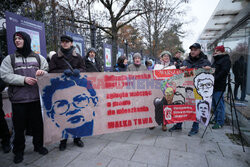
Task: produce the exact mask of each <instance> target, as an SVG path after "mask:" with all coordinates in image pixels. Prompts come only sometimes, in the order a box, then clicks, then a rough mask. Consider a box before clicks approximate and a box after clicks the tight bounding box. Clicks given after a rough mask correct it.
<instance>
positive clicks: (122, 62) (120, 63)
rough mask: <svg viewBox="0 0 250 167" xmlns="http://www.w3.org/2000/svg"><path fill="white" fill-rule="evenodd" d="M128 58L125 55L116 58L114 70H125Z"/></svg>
mask: <svg viewBox="0 0 250 167" xmlns="http://www.w3.org/2000/svg"><path fill="white" fill-rule="evenodd" d="M127 66H128V59H127V57H126V56H120V57H119V58H118V60H117V64H116V65H115V66H114V71H115V72H123V71H126V70H127Z"/></svg>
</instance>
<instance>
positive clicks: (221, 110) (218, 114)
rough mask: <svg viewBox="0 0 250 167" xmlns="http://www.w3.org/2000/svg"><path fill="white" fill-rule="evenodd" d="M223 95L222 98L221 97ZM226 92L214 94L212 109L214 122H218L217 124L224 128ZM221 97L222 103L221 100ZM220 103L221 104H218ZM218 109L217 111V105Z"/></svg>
mask: <svg viewBox="0 0 250 167" xmlns="http://www.w3.org/2000/svg"><path fill="white" fill-rule="evenodd" d="M221 94H222V97H221ZM223 94H224V92H222V91H215V92H214V94H213V101H212V108H213V111H214V120H215V121H216V123H217V124H219V125H221V126H223V125H224V120H225V106H224V98H223ZM220 97H221V99H220V101H219V98H220ZM218 101H219V103H218ZM217 103H218V105H217V108H216V110H215V106H216V104H217Z"/></svg>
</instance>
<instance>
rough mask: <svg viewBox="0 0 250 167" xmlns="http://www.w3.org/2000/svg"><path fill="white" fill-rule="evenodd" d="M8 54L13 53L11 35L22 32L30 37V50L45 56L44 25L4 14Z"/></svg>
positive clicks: (18, 16)
mask: <svg viewBox="0 0 250 167" xmlns="http://www.w3.org/2000/svg"><path fill="white" fill-rule="evenodd" d="M5 15H6V31H7V45H8V54H12V53H14V52H15V50H16V47H15V45H14V42H13V35H14V33H15V32H17V31H23V32H26V33H27V34H29V35H30V38H31V49H32V50H33V51H34V52H35V53H37V54H40V55H42V56H44V57H46V56H47V51H46V40H45V29H44V24H43V23H41V22H38V21H34V20H30V19H28V18H26V17H22V16H20V15H17V14H14V13H11V12H5Z"/></svg>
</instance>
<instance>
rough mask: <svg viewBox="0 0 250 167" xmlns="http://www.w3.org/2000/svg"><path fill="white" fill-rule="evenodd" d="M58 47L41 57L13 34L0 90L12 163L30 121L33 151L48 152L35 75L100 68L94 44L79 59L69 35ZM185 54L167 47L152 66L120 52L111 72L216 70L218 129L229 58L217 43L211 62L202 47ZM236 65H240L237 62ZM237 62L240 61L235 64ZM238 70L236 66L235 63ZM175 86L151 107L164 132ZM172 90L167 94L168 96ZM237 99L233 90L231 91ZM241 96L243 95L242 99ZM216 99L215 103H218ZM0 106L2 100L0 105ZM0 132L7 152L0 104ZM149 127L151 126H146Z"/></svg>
mask: <svg viewBox="0 0 250 167" xmlns="http://www.w3.org/2000/svg"><path fill="white" fill-rule="evenodd" d="M60 39H61V41H60V47H59V48H58V51H57V52H50V53H49V56H48V58H47V61H46V59H45V58H44V57H43V56H40V55H38V54H36V53H34V52H33V51H32V50H31V45H30V44H31V38H30V36H29V35H28V34H27V33H25V32H21V31H20V32H16V33H15V34H14V35H13V42H14V44H15V46H16V51H15V53H14V54H12V55H8V56H6V57H5V58H4V59H3V61H2V63H1V67H0V76H1V80H0V84H1V91H2V90H3V89H4V88H5V86H6V85H8V93H9V99H10V101H11V104H12V113H13V116H12V121H13V127H14V140H13V149H12V150H13V153H14V162H15V163H20V162H22V161H23V156H24V150H25V130H26V129H27V128H28V127H27V125H30V128H31V133H32V136H33V145H34V151H35V152H38V153H39V154H42V155H45V154H47V153H48V150H47V149H46V148H45V147H44V146H43V120H42V113H41V106H40V100H39V92H38V85H37V79H36V76H42V75H44V74H45V73H64V74H65V75H66V76H71V75H73V76H79V75H80V73H81V72H101V71H102V70H101V69H102V68H101V65H100V60H99V59H98V57H97V52H96V50H95V48H90V49H89V50H88V51H87V54H86V56H84V58H83V57H82V56H81V55H79V54H78V53H77V52H76V49H75V47H74V46H73V39H72V38H71V37H69V36H66V35H63V36H61V38H60ZM189 49H190V53H189V55H188V57H187V58H186V59H185V60H183V61H182V60H181V55H182V54H183V52H184V51H183V50H181V49H180V50H178V51H177V52H176V53H175V54H174V56H172V54H171V53H170V52H169V51H163V52H162V53H161V54H160V55H159V57H160V60H161V63H160V64H154V62H153V61H152V60H148V61H146V62H145V65H144V64H143V63H142V61H141V60H142V56H141V54H140V53H135V54H134V55H133V63H132V64H130V65H128V59H127V57H126V56H123V55H122V56H120V57H119V58H118V60H117V64H116V65H115V66H114V69H113V71H114V72H125V71H146V70H163V69H182V70H184V69H187V68H204V69H207V70H209V69H210V68H211V67H214V68H216V71H215V84H214V94H213V108H214V106H215V104H216V103H218V104H219V105H218V107H217V109H216V111H215V113H214V115H215V117H214V119H213V121H212V122H214V126H213V129H218V128H222V127H223V125H224V119H225V110H224V108H225V107H224V101H223V98H221V99H219V97H220V95H221V94H223V93H224V91H225V87H226V78H227V74H228V72H229V70H230V67H231V61H230V59H229V56H228V54H226V52H225V48H224V46H217V47H216V48H215V52H214V55H213V56H214V60H215V61H214V63H213V65H211V63H210V61H209V60H208V57H207V56H206V55H205V54H204V53H203V52H202V51H201V45H200V44H199V43H194V44H193V45H191V46H190V47H189ZM238 64H240V63H238ZM238 66H239V65H238ZM236 69H237V67H236ZM174 92H175V90H174V89H169V88H166V89H164V92H163V98H162V99H160V100H159V104H160V105H158V106H156V107H155V113H156V114H155V115H156V117H157V118H156V121H157V123H158V124H159V125H162V130H163V131H167V127H166V125H163V122H162V120H163V118H162V117H163V116H162V113H163V112H162V111H163V105H170V104H172V102H173V96H172V95H173V93H174ZM171 93H172V94H171ZM235 95H236V97H237V92H236V93H235ZM241 99H243V100H244V95H243V96H242V98H241ZM219 100H220V101H219ZM0 105H2V103H1V104H0ZM0 109H1V111H0V133H1V134H0V135H1V138H2V148H3V151H4V152H5V153H8V152H10V151H11V143H10V136H11V135H10V133H9V130H8V126H7V124H6V121H5V119H4V112H3V110H2V107H1V106H0ZM150 129H152V130H153V129H154V127H151V128H150ZM181 129H182V123H177V124H176V125H174V126H173V127H172V128H170V129H169V131H170V132H174V131H179V130H181ZM198 131H199V123H198V122H193V125H192V128H191V130H190V132H189V133H188V135H189V136H192V135H195V134H197V133H198ZM74 144H75V145H76V146H78V147H83V146H84V143H83V141H82V140H81V138H74ZM66 146H67V139H62V140H61V142H60V145H59V150H60V151H63V150H65V149H66Z"/></svg>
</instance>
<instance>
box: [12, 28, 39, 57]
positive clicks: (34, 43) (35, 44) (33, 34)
mask: <svg viewBox="0 0 250 167" xmlns="http://www.w3.org/2000/svg"><path fill="white" fill-rule="evenodd" d="M17 31H23V32H26V33H27V34H29V35H30V38H31V49H32V50H33V51H34V52H35V53H36V54H41V49H40V37H39V32H37V31H33V30H30V29H26V28H23V27H19V26H16V32H17Z"/></svg>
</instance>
